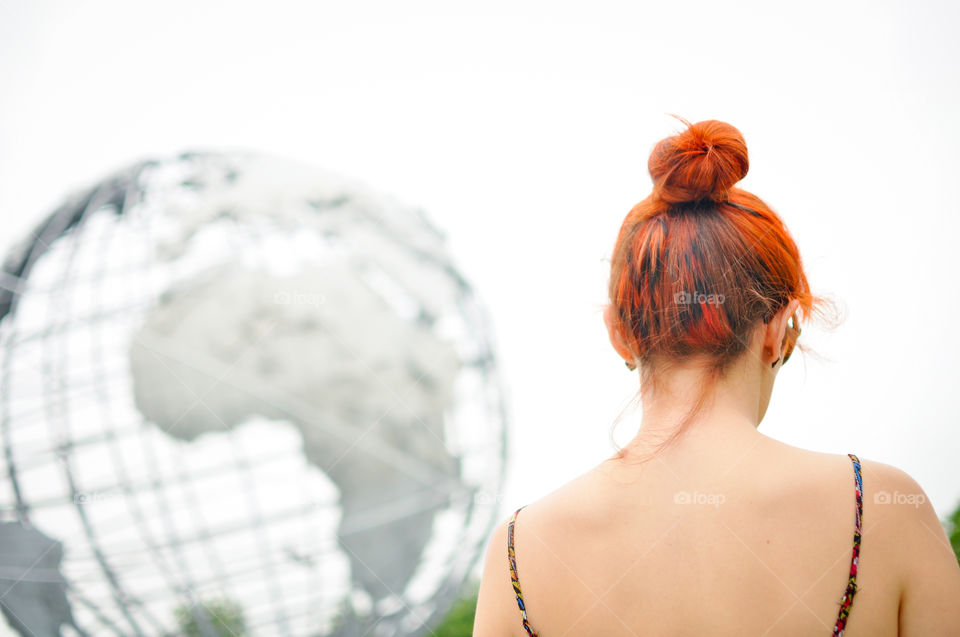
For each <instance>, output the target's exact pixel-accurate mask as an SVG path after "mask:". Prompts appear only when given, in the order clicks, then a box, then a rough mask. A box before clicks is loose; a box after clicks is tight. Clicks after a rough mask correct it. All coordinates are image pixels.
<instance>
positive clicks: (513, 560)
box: [507, 507, 537, 637]
mask: <svg viewBox="0 0 960 637" xmlns="http://www.w3.org/2000/svg"><path fill="white" fill-rule="evenodd" d="M521 509H523V507H520V508H519V509H517V510H516V511H515V512H514V513H513V517H511V518H510V523H509V524H508V525H507V558H508V559H509V561H510V581H512V582H513V592H514V593H516V595H517V606H519V607H520V615H521V617H522V618H523V627H524V629H525V630H526V631H527V634H528V635H530V637H537V633H535V632H533V629H532V628H530V622H529V621H527V607H526V606H525V605H524V603H523V593H522V592H521V591H520V577H519V576H518V575H517V554H516V552H515V551H514V549H513V526H514V525H515V524H516V523H517V514H518V513H520V511H521Z"/></svg>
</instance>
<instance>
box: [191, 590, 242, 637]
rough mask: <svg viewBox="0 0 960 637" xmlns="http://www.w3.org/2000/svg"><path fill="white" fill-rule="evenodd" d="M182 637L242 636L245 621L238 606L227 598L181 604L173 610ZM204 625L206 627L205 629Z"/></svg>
mask: <svg viewBox="0 0 960 637" xmlns="http://www.w3.org/2000/svg"><path fill="white" fill-rule="evenodd" d="M174 613H175V614H176V616H177V625H178V626H179V627H180V635H182V636H183V637H210V629H212V630H213V634H214V635H216V637H243V636H244V635H245V634H246V630H247V627H246V623H245V622H244V619H243V611H242V610H241V608H240V606H239V605H238V604H236V603H235V602H232V601H230V600H229V599H213V600H210V601H206V602H201V603H199V604H197V605H196V606H194V605H193V604H189V603H187V604H181V605H180V606H178V607H177V609H176V610H175V611H174ZM204 626H206V627H208V628H207V630H206V631H205V630H204V629H203V628H204Z"/></svg>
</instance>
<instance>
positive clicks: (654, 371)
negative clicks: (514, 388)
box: [609, 118, 829, 434]
mask: <svg viewBox="0 0 960 637" xmlns="http://www.w3.org/2000/svg"><path fill="white" fill-rule="evenodd" d="M678 119H681V118H678ZM681 121H683V122H684V123H685V124H686V125H687V128H686V130H684V131H682V132H680V133H678V134H676V135H673V136H671V137H667V138H666V139H663V140H661V141H660V142H659V143H658V144H657V145H656V146H655V147H654V149H653V152H651V153H650V160H649V163H648V168H649V171H650V176H651V177H652V178H653V191H652V192H651V194H650V195H649V196H648V197H647V198H646V199H644V200H643V201H641V202H640V203H638V204H636V205H635V206H634V207H633V208H632V209H631V210H630V212H629V213H628V214H627V216H626V218H625V219H624V221H623V225H622V226H621V228H620V233H619V235H618V236H617V243H616V246H615V247H614V250H613V257H612V262H611V268H610V290H609V294H610V303H611V305H612V310H613V311H612V313H611V314H612V322H613V325H612V327H613V329H614V330H615V332H616V333H617V334H618V335H619V337H620V338H621V339H622V341H623V343H624V344H625V345H626V347H627V348H628V349H629V350H630V352H631V353H632V354H633V355H634V356H635V358H636V359H637V360H638V361H639V362H640V364H641V388H642V390H643V391H647V390H648V389H649V388H650V387H651V386H652V385H653V383H654V379H655V378H656V376H657V375H658V373H659V372H660V371H662V370H663V369H665V368H666V367H668V366H669V365H671V364H673V363H676V362H679V361H681V360H683V359H685V358H687V357H690V356H693V355H705V359H706V360H708V361H709V363H708V364H707V369H706V372H707V378H706V379H705V383H704V387H703V391H702V393H701V395H700V396H699V399H698V400H697V401H696V403H695V405H694V407H693V408H692V409H691V411H690V413H688V415H687V417H686V418H684V420H683V422H682V423H681V425H680V427H678V428H677V433H678V434H679V432H680V430H681V429H682V428H683V427H684V426H685V425H686V424H687V423H688V422H689V421H690V420H691V419H692V418H693V416H694V415H695V414H696V412H697V411H699V409H700V408H701V407H702V406H703V404H704V403H705V401H706V398H707V396H708V394H709V392H710V390H711V389H712V387H713V385H714V384H715V383H716V381H717V380H719V379H720V378H721V377H722V376H723V374H724V372H726V370H728V369H729V368H730V366H731V364H732V363H733V362H734V361H735V360H737V359H738V358H739V356H740V355H741V354H743V353H744V352H745V351H746V349H747V346H748V344H749V342H750V337H751V335H752V334H753V333H754V330H755V329H756V328H757V327H758V326H759V324H760V322H761V321H762V322H764V323H766V322H769V321H770V319H771V318H772V317H773V315H774V314H776V313H777V312H778V311H779V310H780V309H781V308H783V307H784V306H785V305H787V304H788V303H789V302H790V301H791V300H792V299H797V300H799V302H800V306H799V308H798V314H799V318H800V319H801V322H803V321H806V320H808V319H809V318H810V316H811V315H812V314H813V313H815V312H816V313H818V314H820V315H821V316H823V315H825V313H824V311H823V309H822V306H823V305H824V304H829V301H827V300H825V299H822V298H820V297H816V296H813V295H812V294H811V292H810V286H809V285H808V283H807V277H806V275H805V274H804V271H803V265H802V262H801V260H800V252H799V251H798V250H797V245H796V243H794V241H793V238H792V237H791V236H790V233H789V232H788V231H787V228H786V226H785V225H784V223H783V221H782V220H781V219H780V217H779V216H778V215H777V214H776V213H775V212H774V211H773V210H772V209H771V208H770V207H769V206H767V204H765V203H764V202H763V201H761V200H760V198H758V197H757V196H755V195H753V194H751V193H749V192H747V191H745V190H741V189H739V188H735V187H734V185H735V184H736V183H737V182H739V181H740V180H741V179H743V177H744V176H746V174H747V169H748V168H749V160H748V157H747V145H746V142H744V139H743V135H741V134H740V131H739V130H737V129H736V128H734V127H733V126H731V125H730V124H727V123H725V122H719V121H716V120H707V121H703V122H698V123H696V124H691V123H690V122H687V121H686V120H683V119H681Z"/></svg>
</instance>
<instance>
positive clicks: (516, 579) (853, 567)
mask: <svg viewBox="0 0 960 637" xmlns="http://www.w3.org/2000/svg"><path fill="white" fill-rule="evenodd" d="M847 456H849V457H850V460H851V462H853V477H854V487H855V494H856V503H857V506H856V517H855V527H854V532H853V556H852V557H851V558H850V577H849V579H848V580H847V588H846V590H844V592H843V597H841V598H840V611H839V613H838V614H837V622H836V623H835V624H834V626H833V637H842V636H843V631H844V629H845V628H846V626H847V618H848V617H849V616H850V607H851V606H853V596H854V595H855V594H856V592H857V564H858V563H859V561H860V537H861V531H862V529H863V477H862V476H861V475H860V459H859V458H857V457H856V456H855V455H853V454H852V453H848V454H847ZM522 510H523V507H520V508H519V509H517V510H516V511H515V512H514V514H513V517H511V518H510V522H509V524H507V558H508V561H509V562H510V581H511V582H513V592H514V594H516V597H517V606H519V607H520V618H521V620H522V621H523V628H524V630H526V631H527V635H529V636H530V637H537V633H536V632H534V630H533V628H531V626H530V621H529V620H528V619H527V607H526V605H525V604H524V601H523V592H522V591H521V589H520V576H519V575H518V574H517V555H516V551H514V548H513V527H514V526H515V525H516V523H517V514H519V513H520V511H522Z"/></svg>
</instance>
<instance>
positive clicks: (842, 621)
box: [833, 453, 863, 637]
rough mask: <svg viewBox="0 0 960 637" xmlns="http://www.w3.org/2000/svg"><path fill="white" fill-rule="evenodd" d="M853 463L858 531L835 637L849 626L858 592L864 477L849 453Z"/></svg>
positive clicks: (858, 460) (857, 463)
mask: <svg viewBox="0 0 960 637" xmlns="http://www.w3.org/2000/svg"><path fill="white" fill-rule="evenodd" d="M847 455H848V456H850V460H851V461H852V462H853V475H854V484H855V485H856V494H857V517H856V529H855V530H854V532H853V557H851V558H850V580H849V581H848V582H847V590H846V591H844V593H843V597H842V598H841V599H840V613H839V615H837V623H836V624H835V625H834V627H833V635H834V637H842V635H843V630H844V629H845V628H846V626H847V617H848V616H849V615H850V607H851V606H852V605H853V596H854V595H855V594H856V592H857V564H858V563H859V562H860V534H861V532H862V529H863V477H862V476H861V475H860V459H859V458H857V457H856V456H855V455H853V454H852V453H848V454H847Z"/></svg>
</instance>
